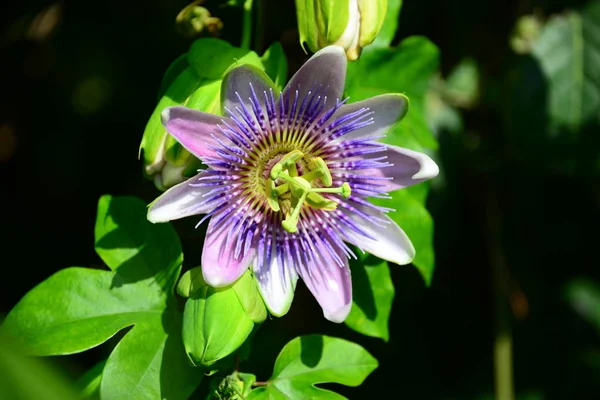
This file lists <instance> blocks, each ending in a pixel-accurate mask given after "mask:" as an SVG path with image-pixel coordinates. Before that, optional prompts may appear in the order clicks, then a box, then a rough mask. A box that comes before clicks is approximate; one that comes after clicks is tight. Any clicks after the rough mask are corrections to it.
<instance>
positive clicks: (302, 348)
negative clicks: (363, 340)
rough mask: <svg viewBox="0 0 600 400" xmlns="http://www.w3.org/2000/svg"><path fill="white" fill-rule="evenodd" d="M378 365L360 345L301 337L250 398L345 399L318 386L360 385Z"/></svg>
mask: <svg viewBox="0 0 600 400" xmlns="http://www.w3.org/2000/svg"><path fill="white" fill-rule="evenodd" d="M377 365H378V363H377V360H376V359H375V358H373V356H371V355H370V354H369V353H368V352H367V351H366V350H365V349H364V348H362V347H361V346H359V345H358V344H355V343H352V342H349V341H346V340H344V339H338V338H334V337H329V336H322V335H308V336H301V337H298V338H295V339H293V340H292V341H290V342H289V343H288V344H286V345H285V347H284V348H283V350H281V353H279V356H278V357H277V360H276V361H275V368H274V370H273V375H272V376H271V378H270V379H269V381H268V382H267V385H266V386H264V387H260V388H257V389H255V390H253V391H252V392H250V395H249V396H248V399H249V400H251V399H252V400H256V399H344V398H345V397H344V396H341V395H339V394H337V393H335V392H332V391H329V390H325V389H321V388H319V387H317V386H315V385H317V384H319V383H339V384H342V385H346V386H358V385H360V384H361V383H362V382H363V381H364V380H365V379H366V378H367V376H369V374H370V373H371V372H373V371H374V370H375V368H377Z"/></svg>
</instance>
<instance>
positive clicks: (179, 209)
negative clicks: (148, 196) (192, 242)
mask: <svg viewBox="0 0 600 400" xmlns="http://www.w3.org/2000/svg"><path fill="white" fill-rule="evenodd" d="M208 176H210V175H209V174H208V173H207V171H202V172H200V173H199V174H198V175H196V176H194V177H193V178H190V179H188V180H187V181H185V182H181V183H180V184H178V185H175V186H173V187H172V188H170V189H169V190H167V191H166V192H164V193H163V194H162V195H160V197H158V198H157V199H156V200H154V201H153V202H152V203H150V205H149V207H148V221H150V222H152V223H157V222H167V221H172V220H175V219H180V218H184V217H188V216H191V215H197V214H207V213H209V212H211V211H212V210H213V209H214V208H215V207H216V206H217V205H219V204H218V203H217V202H214V201H210V198H208V199H207V198H206V197H205V196H204V195H205V194H206V193H207V192H209V191H210V190H213V189H214V187H211V186H208V185H207V186H204V187H197V186H193V185H194V184H196V183H197V182H198V180H199V179H200V178H202V179H204V178H206V177H208Z"/></svg>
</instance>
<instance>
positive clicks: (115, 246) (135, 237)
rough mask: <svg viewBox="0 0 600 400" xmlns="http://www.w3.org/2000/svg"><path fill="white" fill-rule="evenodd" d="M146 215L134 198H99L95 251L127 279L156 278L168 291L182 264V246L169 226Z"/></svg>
mask: <svg viewBox="0 0 600 400" xmlns="http://www.w3.org/2000/svg"><path fill="white" fill-rule="evenodd" d="M146 213H147V211H146V204H145V203H144V202H142V201H141V200H140V199H137V198H135V197H112V196H102V197H101V198H100V201H99V203H98V214H97V217H96V226H95V230H94V232H95V237H96V241H95V248H96V252H97V253H98V255H99V256H100V258H102V260H103V261H104V262H105V263H106V265H107V266H108V267H109V268H110V269H112V270H116V269H117V268H118V269H120V272H122V273H123V274H124V275H126V276H127V279H129V280H139V279H145V278H148V277H150V276H156V278H157V279H158V281H156V282H155V283H156V284H158V286H160V288H161V289H163V290H168V288H170V287H173V285H174V283H175V281H174V279H176V278H177V276H176V275H175V274H174V271H175V270H177V269H178V267H179V266H180V265H181V263H182V262H183V253H182V252H181V244H180V242H179V238H178V237H177V234H176V233H175V231H174V230H173V228H172V227H171V226H170V225H169V224H156V225H154V224H151V223H149V222H148V221H147V219H146ZM149 227H152V228H151V229H149ZM169 272H170V273H169Z"/></svg>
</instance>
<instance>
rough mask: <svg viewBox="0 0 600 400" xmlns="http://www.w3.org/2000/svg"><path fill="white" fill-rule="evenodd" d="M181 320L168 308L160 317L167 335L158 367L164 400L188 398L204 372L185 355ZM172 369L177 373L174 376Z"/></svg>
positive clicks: (179, 314)
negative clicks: (176, 370)
mask: <svg viewBox="0 0 600 400" xmlns="http://www.w3.org/2000/svg"><path fill="white" fill-rule="evenodd" d="M171 297H173V296H171ZM181 319H182V315H181V313H179V312H175V313H173V311H172V309H171V310H169V309H168V308H167V310H165V312H164V313H163V316H162V322H163V329H164V331H165V333H166V334H167V338H166V341H165V345H164V348H163V353H162V362H161V365H160V388H161V398H164V399H172V398H173V399H176V398H182V399H183V398H188V396H190V395H191V394H192V392H193V391H194V390H195V389H196V388H197V387H198V386H199V385H200V383H201V381H202V378H203V377H204V373H205V372H206V371H205V369H204V368H201V367H196V366H193V365H192V363H191V361H190V360H189V359H188V357H187V355H186V351H185V348H184V346H183V341H182V339H181V329H182V320H181ZM173 369H179V371H178V372H177V373H175V374H174V371H173ZM174 377H176V379H174Z"/></svg>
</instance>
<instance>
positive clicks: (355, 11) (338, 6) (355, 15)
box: [296, 0, 387, 61]
mask: <svg viewBox="0 0 600 400" xmlns="http://www.w3.org/2000/svg"><path fill="white" fill-rule="evenodd" d="M386 10H387V0H296V13H297V16H298V30H299V32H300V44H301V45H302V46H304V44H305V43H306V45H307V46H308V48H309V49H310V50H311V51H313V52H316V51H317V50H319V49H321V48H323V47H325V46H329V45H334V44H335V45H339V46H342V47H343V48H344V49H346V57H347V58H348V60H351V61H353V60H356V59H357V58H358V57H359V56H360V52H361V50H362V48H363V47H365V46H366V45H368V44H370V43H371V42H373V40H374V39H375V37H376V36H377V33H379V30H380V29H381V26H382V25H383V20H384V18H385V13H386Z"/></svg>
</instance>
